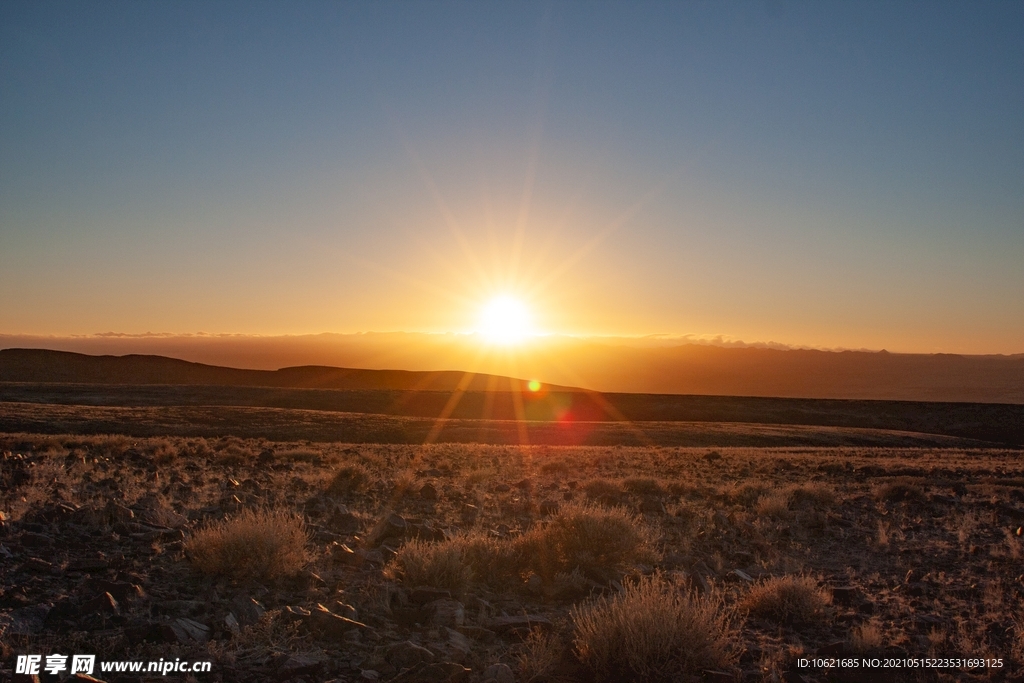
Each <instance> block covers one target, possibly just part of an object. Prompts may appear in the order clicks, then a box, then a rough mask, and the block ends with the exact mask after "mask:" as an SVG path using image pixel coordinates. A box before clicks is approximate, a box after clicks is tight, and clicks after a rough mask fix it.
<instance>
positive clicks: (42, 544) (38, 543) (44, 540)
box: [21, 531, 54, 548]
mask: <svg viewBox="0 0 1024 683" xmlns="http://www.w3.org/2000/svg"><path fill="white" fill-rule="evenodd" d="M21 545H22V546H23V547H25V548H52V547H53V545H54V541H53V538H52V537H50V536H47V535H46V534H40V533H36V532H34V531H26V532H25V533H23V534H22V535H21Z"/></svg>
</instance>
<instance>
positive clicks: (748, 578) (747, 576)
mask: <svg viewBox="0 0 1024 683" xmlns="http://www.w3.org/2000/svg"><path fill="white" fill-rule="evenodd" d="M732 573H733V574H734V575H736V576H738V577H740V578H741V579H743V580H744V581H746V582H747V583H753V581H754V579H753V577H751V576H750V574H748V573H746V572H745V571H743V570H742V569H733V570H732Z"/></svg>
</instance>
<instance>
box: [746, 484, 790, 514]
mask: <svg viewBox="0 0 1024 683" xmlns="http://www.w3.org/2000/svg"><path fill="white" fill-rule="evenodd" d="M754 512H756V513H757V514H758V515H760V516H762V517H774V518H776V519H784V518H787V517H789V516H790V513H789V496H788V495H786V492H785V491H772V492H770V493H766V494H764V495H762V496H761V497H760V498H758V499H757V503H756V504H755V505H754Z"/></svg>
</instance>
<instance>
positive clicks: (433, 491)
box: [420, 482, 437, 500]
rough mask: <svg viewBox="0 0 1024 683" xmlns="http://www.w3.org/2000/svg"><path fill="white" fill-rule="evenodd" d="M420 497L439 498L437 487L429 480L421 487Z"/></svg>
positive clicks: (422, 498) (426, 498) (425, 498)
mask: <svg viewBox="0 0 1024 683" xmlns="http://www.w3.org/2000/svg"><path fill="white" fill-rule="evenodd" d="M420 499H421V500H437V487H435V486H434V485H433V484H431V483H430V482H427V483H426V484H424V485H423V486H421V487H420Z"/></svg>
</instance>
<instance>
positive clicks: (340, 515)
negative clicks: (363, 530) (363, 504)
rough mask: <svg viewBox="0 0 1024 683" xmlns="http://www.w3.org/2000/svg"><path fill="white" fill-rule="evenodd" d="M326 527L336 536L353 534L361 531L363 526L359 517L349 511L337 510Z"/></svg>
mask: <svg viewBox="0 0 1024 683" xmlns="http://www.w3.org/2000/svg"><path fill="white" fill-rule="evenodd" d="M325 526H326V527H327V528H328V529H329V530H331V531H333V532H334V533H336V534H351V533H354V532H356V531H359V529H360V527H361V526H362V525H361V524H360V523H359V518H358V517H356V516H355V515H354V514H352V513H351V512H349V511H348V510H347V509H343V510H335V511H334V514H332V515H331V517H330V519H328V520H327V523H326V525H325Z"/></svg>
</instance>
